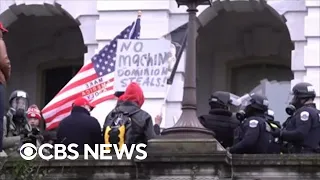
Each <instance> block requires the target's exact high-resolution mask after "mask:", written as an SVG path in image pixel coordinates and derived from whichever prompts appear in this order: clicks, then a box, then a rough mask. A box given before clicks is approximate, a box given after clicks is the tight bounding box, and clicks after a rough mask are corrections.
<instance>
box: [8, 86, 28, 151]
mask: <svg viewBox="0 0 320 180" xmlns="http://www.w3.org/2000/svg"><path fill="white" fill-rule="evenodd" d="M28 104H29V97H28V94H27V93H26V92H25V91H21V90H17V91H14V92H12V93H11V95H10V98H9V105H10V109H9V110H8V112H7V113H6V115H5V116H4V119H3V127H4V133H3V136H4V137H3V147H4V149H5V150H8V149H9V148H11V149H12V150H14V149H15V150H16V148H18V147H19V145H21V143H23V141H25V140H26V141H27V140H28V137H27V136H28V134H29V133H30V132H31V126H30V125H29V124H28V122H27V118H26V116H25V114H26V110H27V108H28Z"/></svg>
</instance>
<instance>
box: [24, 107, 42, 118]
mask: <svg viewBox="0 0 320 180" xmlns="http://www.w3.org/2000/svg"><path fill="white" fill-rule="evenodd" d="M27 117H28V118H36V119H38V120H41V112H40V110H39V108H38V106H37V105H35V104H33V105H31V106H30V107H29V108H28V110H27Z"/></svg>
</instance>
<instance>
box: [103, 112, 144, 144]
mask: <svg viewBox="0 0 320 180" xmlns="http://www.w3.org/2000/svg"><path fill="white" fill-rule="evenodd" d="M139 111H140V109H138V110H136V111H134V112H131V113H128V112H122V111H119V110H118V109H115V110H114V111H113V112H112V114H111V117H110V118H109V119H107V120H106V124H105V132H104V141H105V144H117V145H118V148H119V150H120V149H121V147H122V145H123V144H126V145H127V146H130V145H131V143H132V142H130V135H131V125H132V116H133V115H134V114H136V113H137V112H139ZM107 149H108V150H110V148H107Z"/></svg>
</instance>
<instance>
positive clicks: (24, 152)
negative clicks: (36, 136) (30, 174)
mask: <svg viewBox="0 0 320 180" xmlns="http://www.w3.org/2000/svg"><path fill="white" fill-rule="evenodd" d="M20 156H21V157H22V158H23V159H24V160H27V161H30V160H32V159H34V158H35V157H36V156H37V147H36V146H35V145H34V144H32V143H26V144H23V145H22V146H21V148H20Z"/></svg>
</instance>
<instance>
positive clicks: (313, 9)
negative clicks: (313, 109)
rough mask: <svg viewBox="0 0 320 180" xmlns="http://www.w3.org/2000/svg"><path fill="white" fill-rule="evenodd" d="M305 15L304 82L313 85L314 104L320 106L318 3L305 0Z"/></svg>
mask: <svg viewBox="0 0 320 180" xmlns="http://www.w3.org/2000/svg"><path fill="white" fill-rule="evenodd" d="M305 3H306V8H307V15H306V16H305V20H304V33H305V38H306V40H307V43H306V45H305V46H304V67H305V69H306V75H305V77H304V81H306V82H309V83H311V84H313V86H314V88H315V90H316V93H317V97H316V99H315V102H316V103H317V107H319V106H320V82H319V78H320V22H319V19H320V2H319V1H313V0H306V1H305Z"/></svg>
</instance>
